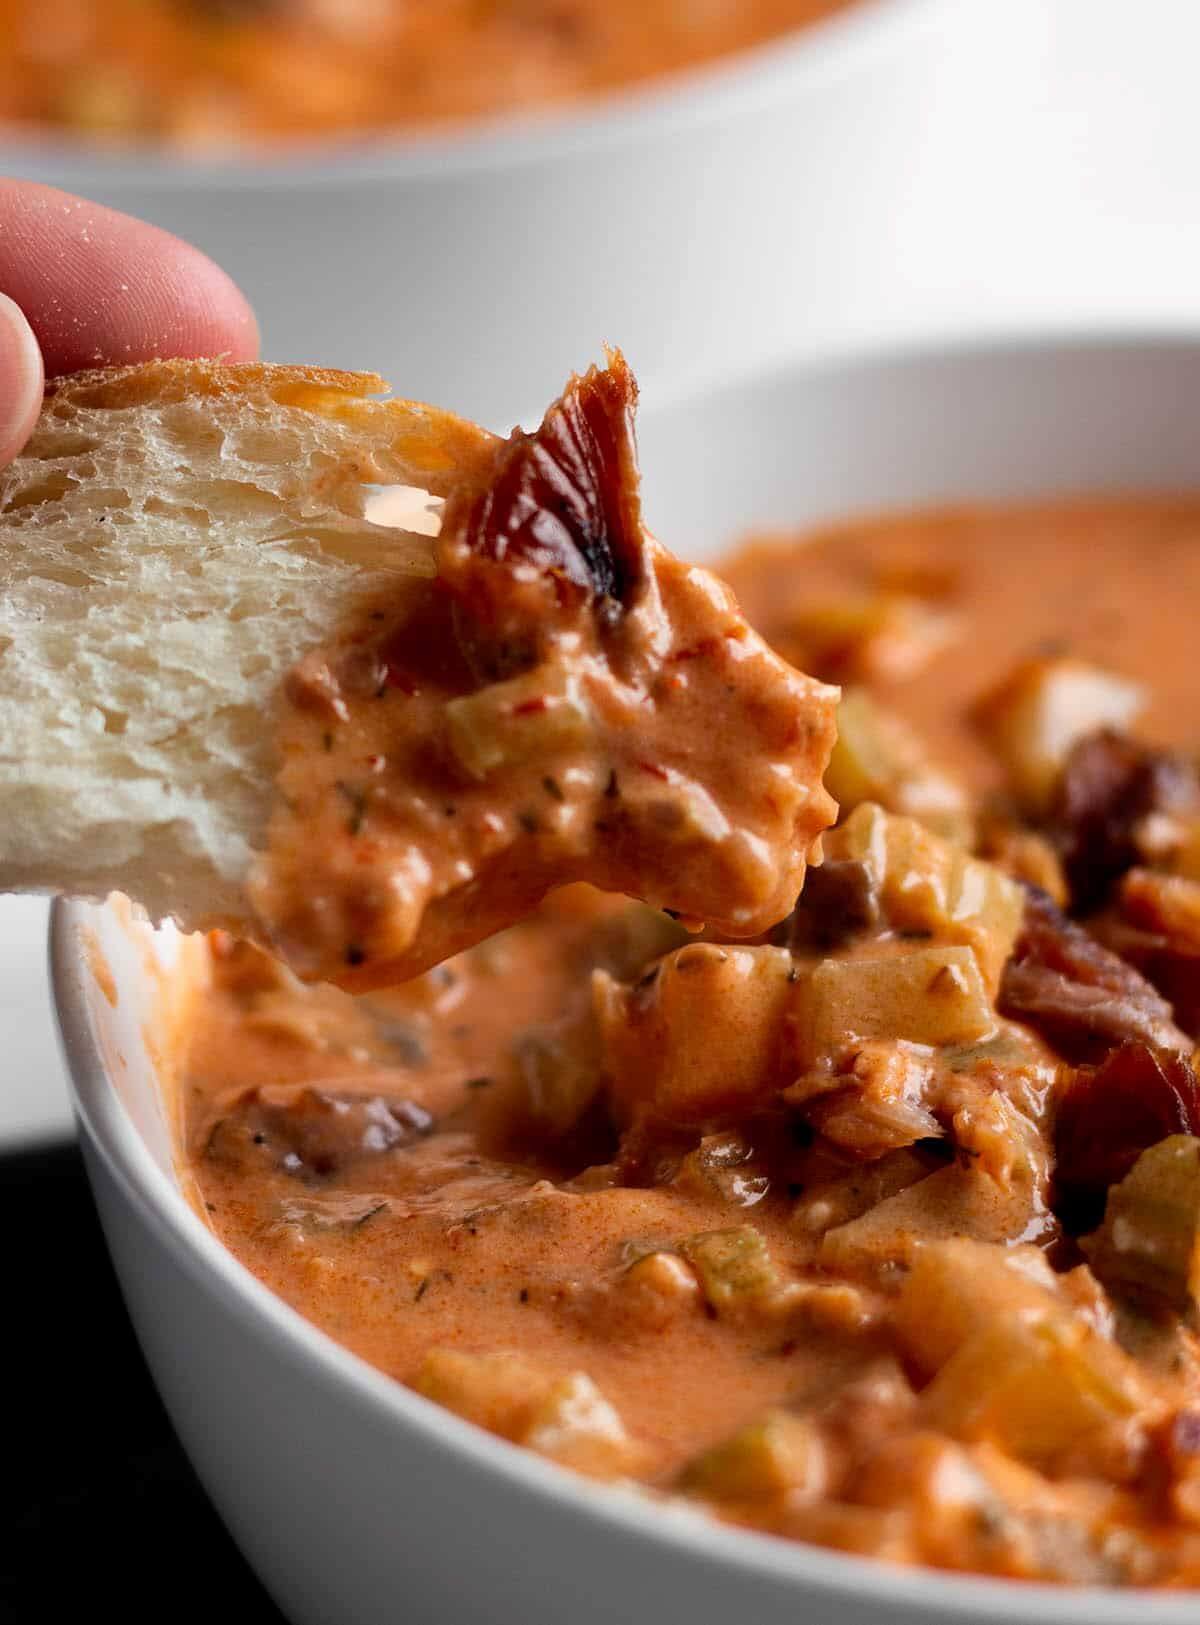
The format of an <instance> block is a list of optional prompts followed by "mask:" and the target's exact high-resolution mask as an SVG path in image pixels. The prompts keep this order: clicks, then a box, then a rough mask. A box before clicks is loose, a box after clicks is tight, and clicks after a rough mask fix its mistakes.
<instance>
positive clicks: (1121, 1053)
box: [1054, 1040, 1200, 1233]
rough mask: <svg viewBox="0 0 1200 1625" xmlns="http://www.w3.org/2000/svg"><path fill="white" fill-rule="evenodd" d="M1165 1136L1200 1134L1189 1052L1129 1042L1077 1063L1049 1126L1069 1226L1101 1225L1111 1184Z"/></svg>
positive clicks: (1198, 1088)
mask: <svg viewBox="0 0 1200 1625" xmlns="http://www.w3.org/2000/svg"><path fill="white" fill-rule="evenodd" d="M1170 1134H1200V1081H1198V1080H1197V1078H1196V1074H1195V1072H1194V1071H1193V1069H1192V1065H1191V1062H1190V1061H1189V1060H1188V1058H1187V1057H1186V1056H1184V1055H1179V1054H1176V1053H1174V1052H1172V1051H1164V1050H1153V1049H1151V1048H1150V1046H1149V1045H1148V1044H1144V1043H1141V1042H1139V1041H1137V1040H1130V1041H1129V1042H1127V1043H1124V1044H1122V1045H1121V1046H1120V1047H1119V1048H1118V1049H1115V1050H1113V1051H1112V1053H1111V1054H1110V1055H1108V1056H1107V1057H1106V1058H1105V1060H1104V1061H1102V1062H1101V1064H1100V1065H1099V1066H1081V1067H1079V1068H1077V1069H1076V1070H1075V1072H1074V1073H1073V1074H1072V1076H1071V1079H1070V1082H1069V1083H1068V1085H1067V1088H1066V1090H1065V1092H1064V1093H1063V1095H1062V1096H1061V1098H1060V1100H1059V1104H1058V1111H1057V1116H1056V1119H1055V1125H1054V1150H1055V1157H1056V1169H1055V1185H1056V1190H1057V1199H1056V1203H1055V1206H1056V1208H1057V1210H1058V1212H1059V1216H1060V1218H1062V1219H1063V1220H1064V1222H1065V1223H1066V1224H1067V1226H1068V1228H1069V1229H1072V1230H1074V1231H1076V1232H1079V1233H1082V1232H1084V1231H1087V1230H1090V1229H1092V1228H1093V1227H1094V1226H1095V1225H1096V1224H1098V1223H1099V1222H1100V1220H1101V1218H1102V1217H1103V1214H1104V1198H1105V1194H1106V1192H1107V1190H1108V1188H1109V1186H1110V1185H1115V1184H1116V1183H1117V1182H1118V1180H1121V1179H1124V1177H1125V1175H1126V1174H1127V1173H1128V1172H1129V1170H1130V1169H1131V1168H1132V1167H1133V1165H1134V1163H1135V1162H1136V1161H1137V1159H1138V1157H1139V1156H1140V1155H1141V1153H1142V1152H1143V1151H1145V1150H1147V1149H1148V1148H1149V1147H1150V1146H1152V1145H1157V1144H1158V1142H1159V1140H1165V1139H1166V1138H1167V1136H1168V1135H1170Z"/></svg>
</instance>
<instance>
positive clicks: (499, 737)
mask: <svg viewBox="0 0 1200 1625" xmlns="http://www.w3.org/2000/svg"><path fill="white" fill-rule="evenodd" d="M591 726H592V724H591V718H590V715H589V712H588V707H587V702H586V700H585V699H584V696H583V693H582V690H581V688H580V684H579V680H578V678H577V677H575V676H574V675H572V674H568V673H566V672H564V671H562V670H561V669H559V668H557V667H554V666H535V667H534V669H533V670H532V671H527V672H522V674H521V675H520V676H519V677H512V678H510V679H509V680H508V681H507V682H504V683H490V684H489V685H488V686H487V687H486V688H481V689H479V690H477V691H476V692H475V693H474V694H465V695H463V696H462V697H461V698H460V699H457V700H450V701H449V702H448V704H447V706H446V738H447V742H448V744H449V746H450V749H451V751H452V752H453V754H454V756H455V758H456V760H457V761H458V762H459V764H460V765H461V766H462V767H463V768H464V769H465V770H466V772H468V773H469V774H470V775H471V777H472V778H474V779H486V778H489V777H490V776H491V775H492V774H493V773H495V772H497V771H498V770H500V769H503V768H508V767H512V766H514V765H521V764H523V763H526V762H530V761H536V760H537V758H538V757H539V756H545V755H548V754H550V753H552V752H558V751H565V750H572V749H577V748H582V747H583V746H585V745H586V744H587V741H588V738H589V735H590V733H591Z"/></svg>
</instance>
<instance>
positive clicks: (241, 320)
mask: <svg viewBox="0 0 1200 1625" xmlns="http://www.w3.org/2000/svg"><path fill="white" fill-rule="evenodd" d="M159 252H160V255H161V261H160V263H161V265H162V270H163V284H164V285H163V287H162V288H160V289H159V290H158V298H159V300H160V301H161V306H162V307H163V309H164V310H166V311H171V312H172V313H175V312H178V316H177V318H176V319H177V322H178V326H177V327H176V329H175V331H174V332H173V333H172V334H171V337H170V340H169V341H168V353H174V354H178V355H184V354H191V355H212V356H215V355H219V356H223V357H224V358H225V359H226V360H227V361H255V360H257V358H258V350H259V330H258V320H257V318H256V317H255V314H254V311H253V310H252V309H251V306H250V302H249V300H248V299H247V298H246V296H245V294H244V293H243V292H242V290H241V289H240V288H239V287H238V285H237V283H236V282H235V281H234V280H233V278H232V277H231V276H230V275H229V274H228V272H226V271H223V270H222V269H221V267H220V266H219V265H217V264H216V263H215V261H213V260H210V259H209V257H208V255H207V254H204V253H202V252H201V251H200V249H198V248H194V247H193V246H192V244H191V243H187V242H184V241H183V240H182V239H181V238H178V237H168V236H167V234H166V233H161V234H159Z"/></svg>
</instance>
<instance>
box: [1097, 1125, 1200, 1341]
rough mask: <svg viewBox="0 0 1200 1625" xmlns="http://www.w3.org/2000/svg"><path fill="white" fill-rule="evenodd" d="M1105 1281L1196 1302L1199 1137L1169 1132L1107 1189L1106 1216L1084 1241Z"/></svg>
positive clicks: (1182, 1303)
mask: <svg viewBox="0 0 1200 1625" xmlns="http://www.w3.org/2000/svg"><path fill="white" fill-rule="evenodd" d="M1083 1249H1084V1252H1085V1253H1086V1254H1087V1256H1088V1260H1089V1262H1090V1263H1091V1266H1092V1268H1093V1270H1094V1271H1095V1272H1096V1274H1097V1275H1098V1276H1099V1277H1100V1279H1101V1280H1102V1281H1103V1282H1104V1284H1105V1286H1108V1287H1113V1288H1116V1289H1117V1290H1118V1291H1121V1292H1128V1293H1130V1294H1131V1295H1133V1296H1144V1297H1148V1298H1152V1299H1155V1298H1157V1299H1161V1300H1162V1301H1164V1302H1165V1303H1167V1304H1169V1305H1170V1306H1171V1307H1172V1308H1173V1309H1175V1310H1176V1311H1177V1312H1178V1313H1180V1314H1184V1315H1187V1316H1188V1317H1189V1318H1194V1317H1195V1316H1196V1314H1197V1310H1198V1308H1200V1140H1198V1139H1196V1138H1195V1136H1193V1135H1191V1134H1172V1135H1171V1136H1170V1138H1168V1139H1166V1140H1160V1141H1159V1142H1158V1144H1157V1145H1152V1146H1151V1147H1150V1149H1149V1150H1148V1151H1143V1152H1142V1154H1141V1156H1140V1157H1139V1158H1138V1159H1137V1161H1136V1162H1135V1163H1134V1165H1133V1167H1132V1168H1131V1169H1130V1171H1129V1172H1128V1173H1127V1174H1126V1175H1125V1178H1124V1179H1123V1180H1121V1182H1120V1184H1118V1185H1114V1186H1112V1188H1111V1189H1110V1190H1109V1193H1108V1205H1107V1207H1106V1208H1105V1213H1104V1223H1103V1224H1102V1225H1101V1226H1100V1228H1099V1230H1097V1231H1096V1232H1095V1234H1094V1235H1092V1236H1089V1237H1088V1238H1087V1240H1086V1241H1084V1242H1083Z"/></svg>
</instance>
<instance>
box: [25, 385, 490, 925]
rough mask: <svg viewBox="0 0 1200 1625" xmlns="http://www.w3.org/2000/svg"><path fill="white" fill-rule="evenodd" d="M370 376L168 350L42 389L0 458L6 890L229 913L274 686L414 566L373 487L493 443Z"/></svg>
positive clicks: (220, 915) (268, 768)
mask: <svg viewBox="0 0 1200 1625" xmlns="http://www.w3.org/2000/svg"><path fill="white" fill-rule="evenodd" d="M384 389H385V385H384V384H383V382H382V380H381V379H379V378H377V377H375V376H374V375H372V374H353V373H339V372H328V371H321V370H317V369H311V368H299V367H279V366H267V365H243V366H223V365H220V364H217V363H213V362H206V361H164V362H153V363H150V364H148V365H144V366H140V367H132V368H120V369H112V370H106V371H100V372H89V373H82V374H77V375H75V376H73V377H70V378H66V379H63V380H60V381H59V382H58V383H56V384H54V385H53V386H51V388H50V389H49V390H48V392H47V396H46V401H45V405H44V408H43V411H42V415H41V418H40V420H39V422H38V425H37V428H36V429H35V431H34V434H33V437H32V439H31V440H30V442H29V444H28V446H27V447H26V448H25V451H24V453H23V454H22V456H21V457H19V458H18V459H17V460H16V462H14V463H13V464H11V465H10V467H9V468H7V469H6V470H4V471H3V472H0V830H2V831H3V834H2V835H0V887H3V889H4V890H8V891H52V892H59V891H69V892H72V893H77V894H82V895H91V896H99V895H104V894H106V893H107V892H109V891H112V890H121V891H127V892H128V893H129V894H130V895H131V896H133V897H136V898H137V899H138V901H139V902H140V903H141V904H142V905H143V906H144V907H145V908H146V909H147V911H148V912H149V913H150V914H151V916H152V917H154V918H165V917H168V916H171V917H174V918H175V919H177V920H178V921H179V922H180V923H181V924H183V925H185V926H197V925H204V924H208V923H211V922H215V921H219V920H225V921H234V922H236V921H237V920H239V919H241V918H243V917H244V914H245V904H244V901H243V897H242V880H243V878H244V876H245V874H246V872H247V869H248V866H249V864H250V861H251V857H252V855H253V853H254V852H255V850H257V849H258V847H259V846H260V845H261V842H262V841H263V839H264V838H265V830H266V823H267V817H268V812H269V809H270V805H271V799H272V795H273V779H274V774H275V768H276V762H275V759H274V750H275V747H274V715H273V712H274V701H275V695H276V692H277V690H278V686H279V683H280V681H281V679H282V678H283V676H284V675H285V674H286V672H287V671H288V669H289V668H290V667H291V666H292V665H293V664H294V663H295V662H296V660H298V659H299V658H300V656H301V655H303V654H304V653H305V651H306V650H307V649H309V648H311V647H313V646H314V645H317V644H319V643H322V642H326V641H328V639H329V637H330V634H331V632H333V631H335V630H336V628H337V626H338V624H339V621H340V620H341V618H342V617H343V616H345V615H347V614H349V613H351V612H353V610H354V608H355V607H356V605H357V604H358V602H359V600H360V597H361V596H362V595H363V594H368V593H374V592H376V591H377V590H378V589H379V588H380V586H382V585H383V584H384V583H385V582H386V580H387V579H388V578H389V577H390V576H394V575H395V574H396V573H397V572H400V573H403V574H408V575H411V574H413V573H422V574H428V573H430V572H431V570H432V563H431V560H430V553H429V544H428V542H427V541H426V540H423V539H422V538H420V537H417V536H414V535H412V534H410V533H408V532H406V531H403V530H399V529H395V528H392V527H389V526H384V525H379V524H374V523H372V522H371V521H370V520H368V519H367V518H366V517H365V514H364V506H365V502H366V500H367V498H368V497H369V496H370V495H371V493H372V490H373V488H376V487H378V486H381V485H408V486H416V487H419V488H420V489H421V490H424V491H427V492H430V493H431V494H433V495H439V496H440V495H444V494H445V493H446V492H447V491H448V490H449V488H450V485H451V483H452V482H453V480H454V479H455V478H456V476H457V472H458V471H459V470H461V469H463V468H469V467H470V466H471V463H472V459H474V458H478V457H480V456H482V455H486V453H487V447H488V445H489V444H490V443H491V437H490V436H488V435H486V434H485V432H484V431H483V430H480V429H476V428H475V427H474V426H473V425H470V424H467V423H464V422H462V421H461V420H459V419H456V418H454V417H452V416H451V415H449V414H446V413H441V412H438V411H436V410H435V409H432V408H428V407H423V406H417V405H415V404H413V403H411V402H406V401H399V400H380V399H377V398H374V397H376V396H377V395H378V394H379V393H380V392H382V391H383V390H384Z"/></svg>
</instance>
